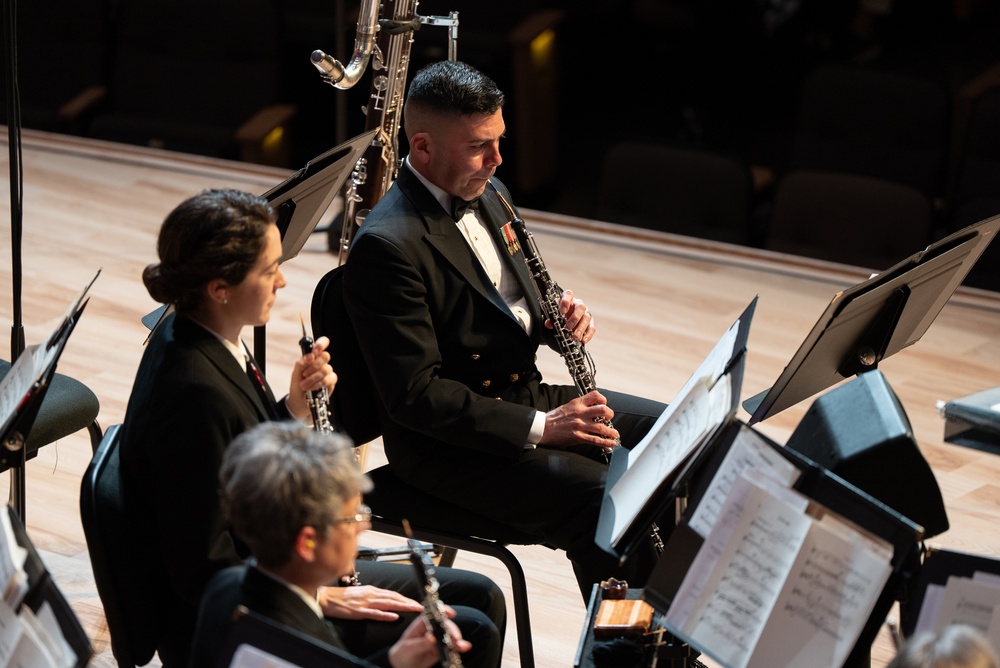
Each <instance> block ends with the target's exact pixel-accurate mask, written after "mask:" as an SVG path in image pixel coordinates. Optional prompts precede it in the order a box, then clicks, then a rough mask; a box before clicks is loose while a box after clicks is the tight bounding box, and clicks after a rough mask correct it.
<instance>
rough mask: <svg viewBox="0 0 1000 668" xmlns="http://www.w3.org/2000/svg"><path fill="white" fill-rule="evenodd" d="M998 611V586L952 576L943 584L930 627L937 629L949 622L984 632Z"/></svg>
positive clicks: (999, 603) (999, 607)
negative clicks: (938, 603)
mask: <svg viewBox="0 0 1000 668" xmlns="http://www.w3.org/2000/svg"><path fill="white" fill-rule="evenodd" d="M997 610H1000V587H997V586H996V585H994V584H992V583H989V582H984V581H976V580H973V579H971V578H965V577H959V576H954V575H953V576H951V577H949V578H948V582H947V583H946V584H945V587H944V596H943V597H942V599H941V604H940V606H939V608H938V611H937V615H936V617H935V619H934V622H933V626H932V628H933V629H935V630H940V629H942V628H944V627H945V626H949V625H951V624H967V625H968V626H973V627H975V628H977V629H979V630H980V631H982V632H984V633H986V632H987V631H988V630H989V628H990V624H991V623H992V620H993V615H994V613H995V611H997Z"/></svg>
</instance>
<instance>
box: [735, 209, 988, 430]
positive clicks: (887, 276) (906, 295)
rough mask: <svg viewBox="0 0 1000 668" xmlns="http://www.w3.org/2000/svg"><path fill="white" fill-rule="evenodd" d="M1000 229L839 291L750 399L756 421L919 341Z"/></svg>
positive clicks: (959, 239) (955, 238) (747, 405)
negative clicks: (769, 382) (762, 388)
mask: <svg viewBox="0 0 1000 668" xmlns="http://www.w3.org/2000/svg"><path fill="white" fill-rule="evenodd" d="M998 229H1000V216H994V217H992V218H987V219H986V220H983V221H980V222H978V223H976V224H974V225H969V226H968V227H966V228H963V229H961V230H959V231H957V232H955V233H954V234H951V235H949V236H947V237H945V238H944V239H941V240H940V241H937V242H935V243H933V244H931V245H930V246H928V247H927V248H925V249H924V250H922V251H920V252H918V253H914V254H913V255H911V256H910V257H908V258H907V259H905V260H903V261H902V262H899V263H898V264H896V265H894V266H892V267H890V268H889V269H888V270H886V271H884V272H882V273H881V274H877V275H875V276H872V277H871V278H869V279H868V280H866V281H863V282H861V283H858V284H857V285H855V286H853V287H850V288H848V289H846V290H844V291H843V292H839V293H837V294H836V295H834V297H833V299H832V300H831V301H830V304H829V305H828V306H827V308H826V310H825V311H824V312H823V314H822V315H821V316H820V318H819V320H818V321H817V322H816V324H815V325H814V326H813V328H812V331H810V332H809V334H808V335H807V336H806V338H805V340H804V341H803V342H802V345H801V346H800V347H799V349H798V351H797V352H796V353H795V355H794V356H793V357H792V359H791V361H790V362H789V363H788V365H787V366H786V367H785V369H784V371H782V373H781V376H779V378H778V380H777V381H776V382H775V383H774V385H773V386H772V387H771V388H770V389H769V390H765V391H764V392H761V393H760V394H757V395H755V396H753V397H750V398H749V399H747V400H746V401H744V402H743V408H744V409H746V411H747V412H748V413H750V414H751V417H750V419H749V421H748V422H747V424H750V425H752V424H755V423H757V422H760V421H762V420H765V419H767V418H769V417H771V416H772V415H775V414H777V413H780V412H781V411H783V410H785V409H786V408H789V407H791V406H793V405H795V404H797V403H799V402H800V401H802V400H804V399H807V398H809V397H811V396H813V395H814V394H816V393H817V392H821V391H823V390H825V389H827V388H829V387H831V386H833V385H835V384H836V383H838V382H840V381H841V380H843V379H845V378H848V377H850V376H854V375H857V374H859V373H861V372H863V371H870V370H872V369H874V368H876V367H877V366H878V363H879V362H881V361H882V360H883V359H885V358H886V357H888V356H890V355H892V354H894V353H896V352H899V351H900V350H902V349H903V348H906V347H907V346H910V345H912V344H914V343H916V342H917V341H918V340H919V339H920V337H921V336H923V334H924V332H926V331H927V328H928V327H930V325H931V323H932V322H934V319H935V318H936V317H937V315H938V313H940V312H941V309H942V308H944V305H945V304H946V303H947V302H948V300H949V299H950V298H951V295H952V294H953V293H954V292H955V290H956V289H957V288H958V286H959V285H961V283H962V281H963V280H964V279H965V276H966V275H967V274H968V273H969V270H971V269H972V266H973V265H974V264H975V263H976V260H978V259H979V256H980V255H982V253H983V251H984V250H985V249H986V246H987V245H988V244H989V243H990V241H992V240H993V237H994V236H996V234H997V230H998Z"/></svg>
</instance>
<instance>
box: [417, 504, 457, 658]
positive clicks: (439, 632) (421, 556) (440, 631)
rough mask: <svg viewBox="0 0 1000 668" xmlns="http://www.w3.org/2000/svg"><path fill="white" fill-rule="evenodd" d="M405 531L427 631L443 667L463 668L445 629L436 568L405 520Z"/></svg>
mask: <svg viewBox="0 0 1000 668" xmlns="http://www.w3.org/2000/svg"><path fill="white" fill-rule="evenodd" d="M403 529H404V530H405V531H406V536H407V538H406V542H407V544H409V546H410V561H411V562H412V563H413V566H414V567H415V568H416V571H417V580H418V581H419V582H420V588H421V589H422V590H423V592H424V601H423V604H424V611H423V614H422V616H423V619H424V623H425V624H426V625H427V629H428V630H429V631H430V632H431V633H433V634H434V637H435V638H437V642H438V649H439V650H440V653H441V665H442V666H444V668H462V658H461V657H460V656H459V654H458V651H456V650H455V646H454V643H453V642H452V639H451V635H450V634H449V633H448V629H447V628H445V624H444V623H445V619H447V618H446V617H445V614H444V603H442V602H441V598H440V597H439V596H438V581H437V577H435V575H434V571H435V566H434V562H433V561H432V560H431V558H430V556H429V555H428V554H427V552H425V551H423V550H421V549H420V544H419V543H418V542H417V541H416V540H414V538H413V532H412V531H411V530H410V523H409V522H408V521H407V520H405V519H404V520H403Z"/></svg>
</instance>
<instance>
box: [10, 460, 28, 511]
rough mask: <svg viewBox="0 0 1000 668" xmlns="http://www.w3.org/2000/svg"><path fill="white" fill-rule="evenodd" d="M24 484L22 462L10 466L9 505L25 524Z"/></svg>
mask: <svg viewBox="0 0 1000 668" xmlns="http://www.w3.org/2000/svg"><path fill="white" fill-rule="evenodd" d="M24 485H25V474H24V462H23V461H22V462H21V463H20V464H18V465H16V466H12V467H10V505H11V506H12V507H13V508H14V511H15V512H16V513H17V516H18V517H20V518H21V522H22V523H25V525H27V519H25V517H24V515H25V497H24Z"/></svg>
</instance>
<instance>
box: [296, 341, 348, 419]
mask: <svg viewBox="0 0 1000 668" xmlns="http://www.w3.org/2000/svg"><path fill="white" fill-rule="evenodd" d="M329 345H330V339H328V338H327V337H325V336H321V337H319V338H318V339H316V342H315V343H313V347H312V351H310V352H309V353H307V354H305V355H303V356H302V357H300V358H299V359H298V361H297V362H295V367H294V368H293V369H292V379H291V383H290V385H289V388H288V399H287V400H286V401H285V405H286V406H287V407H288V411H289V412H290V413H291V414H292V415H294V416H295V417H297V418H299V419H306V418H308V417H309V415H310V411H309V404H308V403H307V402H306V393H308V392H313V391H315V390H319V389H323V388H326V390H327V392H330V393H332V392H333V388H334V387H335V386H336V384H337V374H336V373H335V372H334V370H333V367H331V366H330V353H328V352H327V350H326V349H327V347H328V346H329Z"/></svg>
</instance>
